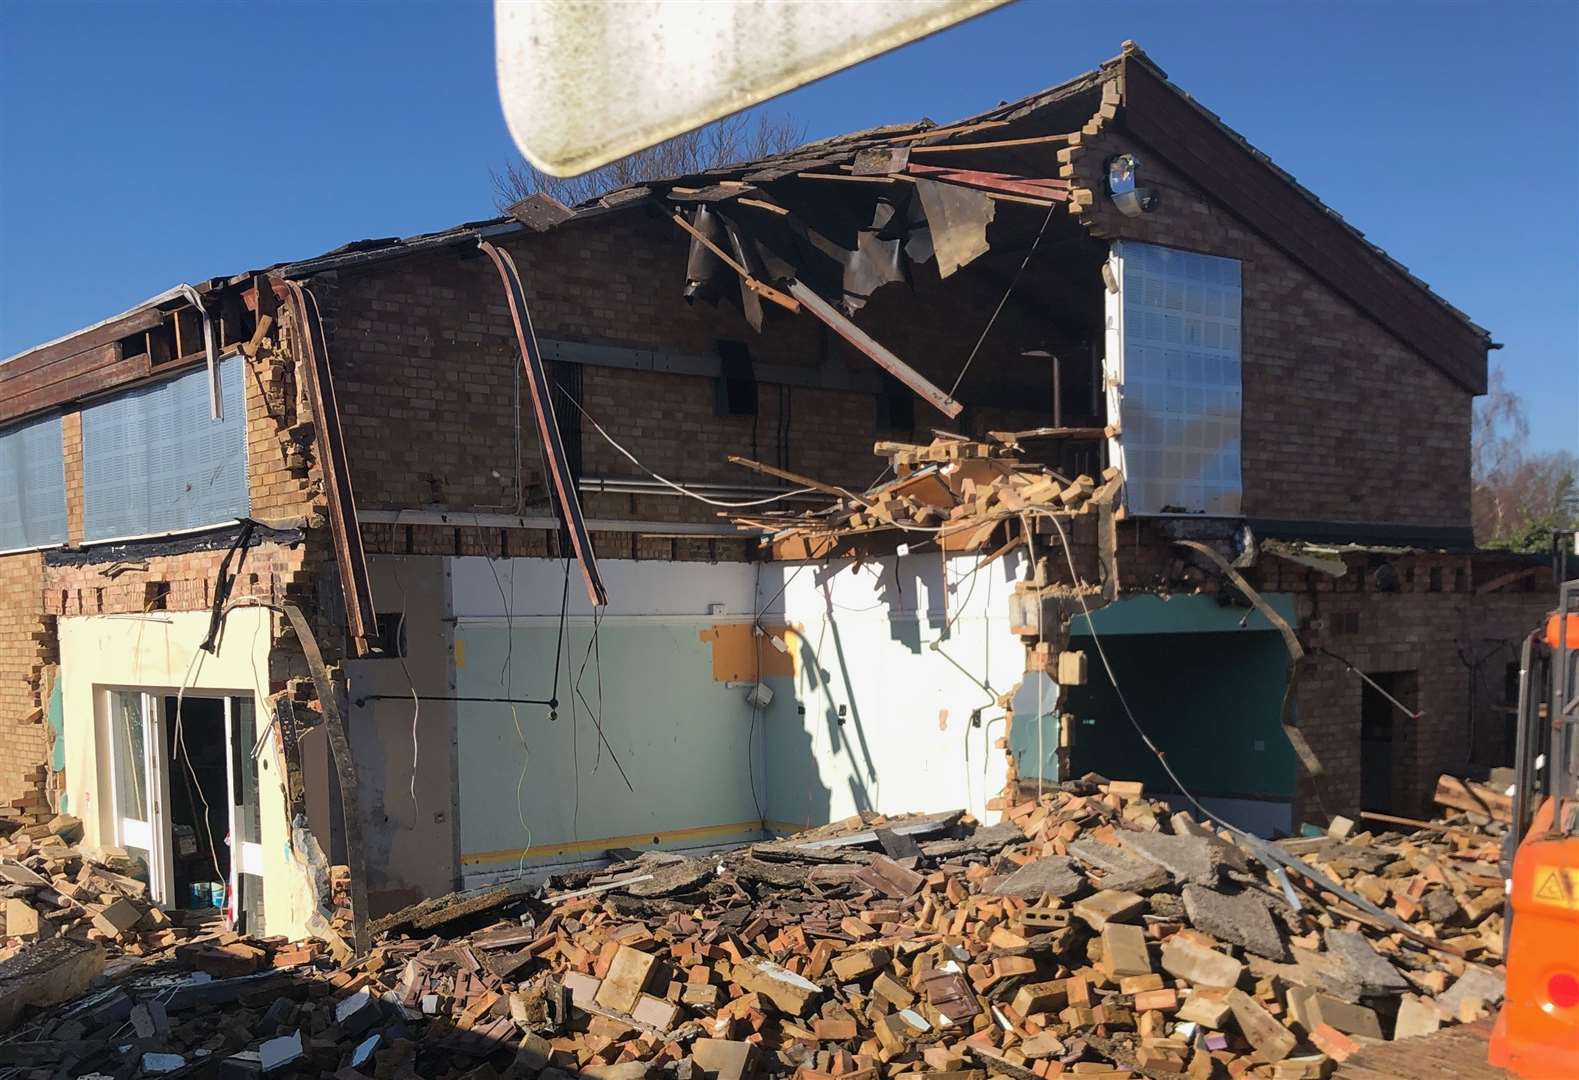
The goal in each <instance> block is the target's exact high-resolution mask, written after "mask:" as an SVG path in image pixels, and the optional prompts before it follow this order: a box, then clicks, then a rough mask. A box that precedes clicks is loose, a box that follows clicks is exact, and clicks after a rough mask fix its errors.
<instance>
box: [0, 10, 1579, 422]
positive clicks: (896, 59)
mask: <svg viewBox="0 0 1579 1080" xmlns="http://www.w3.org/2000/svg"><path fill="white" fill-rule="evenodd" d="M1125 38H1132V39H1134V40H1135V41H1137V42H1139V43H1140V45H1141V46H1142V47H1143V48H1145V49H1146V50H1147V52H1148V53H1150V55H1151V56H1152V58H1153V59H1154V60H1156V61H1157V62H1158V63H1159V64H1160V65H1161V66H1162V67H1163V68H1164V69H1165V70H1166V71H1167V72H1168V74H1169V76H1170V77H1171V78H1172V79H1173V80H1174V81H1175V82H1176V83H1178V84H1179V85H1181V86H1183V87H1184V88H1185V89H1187V90H1188V91H1189V92H1190V93H1192V94H1193V95H1194V96H1195V97H1197V98H1198V99H1199V100H1201V101H1202V102H1203V103H1205V104H1206V105H1207V106H1208V107H1209V108H1211V109H1212V110H1214V111H1215V112H1217V113H1218V114H1219V115H1220V116H1222V117H1223V118H1224V119H1225V120H1226V121H1227V122H1228V123H1229V124H1231V125H1232V126H1234V127H1235V128H1237V129H1238V130H1239V131H1241V132H1242V133H1244V134H1245V135H1246V136H1248V137H1249V138H1250V140H1251V141H1252V142H1254V143H1255V144H1256V145H1257V146H1258V147H1260V148H1261V149H1262V150H1264V151H1266V152H1267V153H1268V154H1270V155H1271V157H1272V158H1273V159H1274V160H1275V161H1277V162H1278V164H1280V165H1281V166H1282V167H1283V168H1285V169H1287V170H1288V171H1289V172H1291V173H1293V174H1294V175H1295V176H1297V177H1298V178H1299V179H1300V180H1301V181H1302V182H1303V183H1304V184H1305V185H1306V186H1308V187H1310V188H1311V189H1312V190H1314V191H1316V192H1317V193H1318V194H1319V195H1320V196H1321V197H1322V198H1323V199H1324V200H1325V201H1326V202H1327V203H1328V204H1329V205H1330V206H1333V207H1334V208H1336V209H1337V210H1338V211H1339V212H1341V213H1342V214H1343V215H1344V216H1345V217H1346V218H1347V219H1348V220H1349V221H1350V222H1352V223H1353V224H1355V225H1356V226H1357V227H1359V228H1360V229H1362V230H1364V231H1365V232H1366V234H1367V235H1368V236H1369V237H1370V238H1371V239H1372V240H1373V241H1375V242H1376V243H1378V244H1380V245H1381V246H1382V247H1384V248H1386V249H1387V250H1388V252H1389V253H1391V254H1392V255H1393V256H1394V257H1395V258H1397V259H1399V260H1400V261H1402V262H1403V263H1405V264H1406V265H1407V266H1409V267H1410V268H1411V269H1412V270H1414V272H1415V273H1416V274H1418V275H1419V276H1420V277H1422V278H1424V279H1425V280H1426V281H1428V282H1430V283H1431V285H1432V286H1433V287H1434V288H1435V289H1436V290H1437V291H1438V292H1440V293H1442V294H1443V295H1444V296H1446V297H1447V298H1448V299H1449V300H1451V301H1452V302H1454V303H1455V304H1457V305H1458V306H1459V307H1461V308H1463V309H1464V310H1465V311H1467V312H1468V313H1469V314H1470V315H1471V316H1472V317H1473V318H1474V319H1475V320H1476V321H1478V322H1479V323H1480V324H1481V325H1483V326H1486V327H1488V328H1489V329H1490V330H1491V331H1492V334H1493V336H1494V338H1495V339H1496V340H1498V341H1500V342H1503V343H1504V344H1505V346H1506V347H1505V348H1504V349H1503V350H1502V351H1500V352H1497V353H1493V354H1492V362H1493V363H1494V364H1495V365H1497V366H1500V367H1501V368H1503V369H1504V370H1505V371H1506V373H1507V376H1508V379H1509V382H1510V384H1511V385H1512V386H1513V387H1514V389H1516V390H1517V391H1518V392H1519V393H1520V394H1521V395H1522V396H1523V398H1524V401H1525V404H1526V408H1527V410H1528V412H1529V416H1530V420H1531V427H1532V438H1531V442H1532V444H1533V446H1534V447H1535V448H1538V449H1549V448H1556V447H1568V448H1579V135H1576V132H1579V67H1576V57H1579V4H1575V3H1573V2H1572V0H1561V2H1553V3H1546V2H1509V3H1502V4H1496V5H1492V4H1485V3H1473V4H1470V3H1454V2H1442V0H1437V2H1430V3H1425V2H1418V0H1395V2H1392V3H1388V4H1386V5H1382V4H1374V3H1360V2H1353V0H1349V2H1327V3H1320V4H1310V3H1307V4H1290V3H1281V2H1256V3H1252V2H1220V3H1184V2H1174V3H1162V2H1147V3H1136V2H1126V0H1110V2H1108V3H1105V4H1101V5H1097V4H1069V3H1062V2H1053V0H1021V2H1020V3H1017V4H1013V5H1011V6H1009V7H1008V8H1006V9H1004V10H1001V11H999V12H996V13H993V14H991V15H987V16H984V17H982V18H980V19H977V20H975V21H973V22H971V23H969V24H967V25H965V26H963V27H957V28H955V29H953V30H951V31H948V32H947V33H945V34H942V35H939V36H936V37H934V38H931V39H929V40H927V41H924V42H920V43H918V44H915V45H912V46H910V47H908V48H906V49H902V50H900V51H898V52H896V53H892V54H889V55H888V56H885V57H881V58H879V59H877V60H873V61H869V62H867V63H866V64H863V65H861V66H860V67H858V68H855V69H852V70H850V71H847V72H843V73H841V74H840V75H837V76H834V77H833V78H830V79H827V80H824V81H823V82H821V83H818V84H816V85H814V86H811V87H806V88H803V89H801V90H799V91H796V92H795V93H792V94H790V95H787V96H786V97H784V98H782V99H780V100H779V101H778V102H775V103H773V104H772V105H771V106H769V107H770V108H773V109H776V110H786V111H789V112H791V113H792V114H793V115H795V116H796V117H797V118H799V119H801V120H802V121H804V122H805V123H806V125H807V127H808V131H809V134H810V136H811V137H814V138H815V137H820V136H824V135H830V134H835V133H837V132H841V131H848V130H852V129H855V128H861V127H867V126H870V125H873V124H877V123H886V122H890V121H895V120H910V119H914V118H916V117H919V116H923V115H925V116H929V117H931V118H932V119H934V120H939V121H946V120H950V119H954V118H957V117H959V116H963V115H967V114H969V113H972V112H975V111H977V110H979V109H981V108H984V107H987V106H990V105H993V104H995V103H997V102H998V101H1000V100H1004V99H1012V98H1015V97H1018V96H1021V95H1023V94H1025V93H1028V92H1030V91H1032V90H1036V89H1040V88H1042V87H1044V86H1048V85H1051V84H1054V83H1057V82H1060V81H1062V80H1063V79H1064V78H1066V77H1068V76H1070V75H1072V74H1075V73H1078V72H1080V71H1084V70H1087V69H1089V68H1091V67H1093V66H1095V65H1096V64H1097V63H1098V62H1100V61H1101V60H1103V59H1105V58H1107V57H1110V56H1112V55H1114V54H1116V53H1117V52H1118V50H1119V44H1120V42H1122V41H1123V40H1124V39H1125ZM513 154H514V149H513V147H512V144H511V142H510V138H509V135H508V133H507V132H506V130H505V125H504V121H503V118H502V116H501V115H500V111H499V104H498V99H497V93H496V90H495V84H494V65H493V31H492V7H491V5H490V4H487V3H481V2H472V0H454V2H444V3H377V4H374V3H345V2H334V0H330V2H326V3H255V2H253V3H229V2H212V3H175V2H169V3H161V4H144V3H128V2H122V3H110V4H104V3H85V2H72V0H59V2H43V0H0V356H4V355H9V354H10V353H12V352H15V351H17V350H19V349H22V348H26V347H27V346H29V345H32V344H35V343H37V342H39V341H42V340H46V339H48V338H51V337H55V336H57V335H59V334H62V333H65V332H67V331H70V330H72V329H75V328H76V327H78V326H81V325H84V324H87V323H90V322H94V321H96V320H98V319H100V318H103V317H104V316H106V315H110V314H113V313H114V312H117V311H120V310H122V309H123V308H125V307H128V306H130V305H131V304H133V303H136V302H137V301H139V300H141V299H143V298H145V297H147V296H150V295H152V294H154V293H157V292H159V291H161V290H163V289H165V288H167V287H169V286H170V285H172V284H174V283H176V282H178V281H189V280H196V279H199V278H205V277H210V276H214V275H218V274H228V273H233V272H236V271H239V270H243V269H251V268H255V267H259V266H263V265H266V264H268V263H271V262H276V261H279V260H282V259H288V258H298V257H303V256H307V255H313V254H317V253H320V252H323V251H327V250H329V249H330V248H334V247H337V246H339V245H340V244H342V243H345V242H347V241H350V240H354V239H360V238H364V237H370V236H392V235H405V234H410V233H414V232H422V231H428V230H432V229H437V228H443V227H446V226H449V225H453V224H456V223H458V222H461V221H465V220H470V219H475V218H480V217H486V216H489V215H490V214H491V213H492V212H493V201H492V189H491V186H490V181H489V169H490V168H493V167H497V166H499V165H500V164H502V163H504V162H505V161H507V160H509V159H510V158H511V156H512V155H513Z"/></svg>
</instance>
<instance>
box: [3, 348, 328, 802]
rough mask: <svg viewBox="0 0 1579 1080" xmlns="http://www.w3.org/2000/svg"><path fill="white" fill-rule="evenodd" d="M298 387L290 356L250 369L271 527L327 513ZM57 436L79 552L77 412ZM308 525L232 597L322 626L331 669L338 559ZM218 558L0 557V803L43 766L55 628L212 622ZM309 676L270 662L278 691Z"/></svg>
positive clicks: (257, 563) (283, 652)
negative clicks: (203, 618) (197, 617)
mask: <svg viewBox="0 0 1579 1080" xmlns="http://www.w3.org/2000/svg"><path fill="white" fill-rule="evenodd" d="M272 344H273V343H272V342H271V343H270V345H271V346H272ZM297 382H298V380H297V378H296V374H295V361H294V360H292V358H291V357H290V356H289V354H288V353H286V352H283V351H279V350H276V349H274V348H272V347H270V348H265V349H264V350H263V352H262V353H261V354H260V355H259V356H258V357H257V358H255V359H253V360H251V361H249V362H248V366H247V371H246V374H245V387H246V390H245V392H246V407H247V453H248V466H249V473H248V476H249V484H250V489H251V496H252V513H253V516H254V517H257V518H259V519H262V520H266V521H284V522H286V523H289V524H295V523H300V522H301V521H302V520H303V519H307V518H309V517H310V516H311V515H312V514H313V513H314V512H315V511H318V512H321V509H322V501H321V495H320V494H319V493H320V491H321V483H320V482H319V481H318V480H316V479H315V477H314V475H313V474H312V472H311V465H312V455H311V449H310V448H311V436H312V432H311V425H310V424H303V423H302V422H301V421H302V419H303V417H302V416H301V414H300V410H299V408H298V404H297V401H296V387H297ZM61 432H62V442H63V450H64V458H65V468H66V519H67V537H68V539H69V540H70V541H71V542H72V543H80V542H81V540H82V521H83V489H82V418H81V413H80V412H79V411H78V410H77V409H76V408H75V407H71V408H68V409H67V410H66V411H65V413H64V415H63V417H62V422H61ZM309 525H310V526H311V527H310V529H309V532H308V537H307V541H306V542H305V543H303V544H296V545H281V544H276V543H263V544H259V545H257V546H255V547H253V548H250V549H249V550H248V552H247V557H246V560H245V562H243V563H242V564H241V572H240V577H239V578H238V579H237V581H236V583H235V585H234V587H233V591H232V595H233V596H234V597H242V596H259V597H264V598H267V599H270V600H271V601H273V602H280V601H282V600H283V599H286V598H289V599H292V600H295V601H297V602H299V603H301V604H302V606H303V610H304V611H306V612H307V613H308V614H309V617H316V618H315V629H316V630H317V632H318V633H319V634H320V637H321V640H322V644H323V649H324V652H325V655H326V656H327V657H328V658H329V659H330V660H331V661H333V660H334V659H335V658H338V657H339V656H340V655H342V654H343V651H344V630H343V627H341V626H339V625H336V623H335V621H334V619H333V617H332V616H333V613H334V612H335V611H337V610H338V609H337V608H335V606H334V605H333V604H330V605H325V604H322V603H320V600H319V594H320V591H321V581H322V578H323V573H324V568H325V567H326V566H332V555H331V554H330V553H329V548H328V541H327V529H326V528H324V527H323V525H322V523H321V518H320V519H315V520H313V521H310V522H309ZM223 557H224V550H223V549H219V550H203V551H187V552H184V553H178V554H168V555H157V556H152V557H148V558H137V557H130V558H128V559H126V560H125V561H126V562H128V563H130V564H132V565H133V567H135V568H133V569H123V568H121V567H116V566H115V565H114V564H115V562H116V560H117V559H119V556H114V555H106V557H105V558H104V559H103V560H98V561H95V562H91V563H86V564H77V565H68V566H46V565H45V558H44V556H43V555H42V554H40V553H36V552H34V553H28V554H22V555H10V556H4V557H0V801H3V802H9V801H10V800H11V799H13V798H15V797H17V795H18V794H20V793H21V791H22V790H23V788H24V786H25V785H26V783H28V782H30V781H31V780H32V778H33V776H34V772H35V768H36V766H37V765H38V763H39V762H41V761H43V759H44V753H45V745H46V743H45V733H44V727H43V724H42V723H41V722H39V720H38V719H36V718H35V717H36V714H37V710H38V709H39V707H40V706H41V705H42V704H43V703H42V701H41V700H40V687H41V684H42V679H43V666H44V665H46V664H48V663H51V662H53V659H54V655H55V649H56V645H55V620H56V619H57V618H59V617H60V616H62V615H66V616H73V615H92V614H127V613H133V612H140V611H146V610H149V608H150V607H154V608H158V609H162V610H170V611H197V610H206V609H208V607H209V606H210V605H211V603H212V599H213V595H212V589H213V587H214V583H215V578H216V575H217V573H218V569H219V563H220V561H221V560H222V559H223ZM112 568H113V572H112ZM232 569H235V565H234V564H233V565H232ZM306 673H307V672H306V667H305V663H304V661H302V659H301V657H300V654H299V652H298V651H297V650H296V649H295V648H294V645H293V646H292V647H291V648H287V649H276V650H275V654H274V656H273V657H272V658H271V672H270V680H271V683H272V687H273V688H274V689H279V688H281V687H283V686H284V685H285V683H286V681H287V680H289V679H291V678H297V677H303V676H305V675H306Z"/></svg>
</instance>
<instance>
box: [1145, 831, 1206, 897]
mask: <svg viewBox="0 0 1579 1080" xmlns="http://www.w3.org/2000/svg"><path fill="white" fill-rule="evenodd" d="M1122 837H1123V844H1124V847H1125V849H1126V850H1128V851H1132V852H1134V853H1135V854H1136V855H1138V856H1140V857H1141V858H1142V859H1148V860H1150V861H1151V862H1154V863H1156V864H1157V865H1158V866H1160V867H1162V868H1163V869H1164V870H1166V871H1167V872H1168V873H1169V874H1170V875H1172V876H1173V878H1174V879H1175V880H1176V881H1181V882H1182V881H1189V882H1194V883H1195V884H1197V885H1215V884H1216V883H1217V879H1218V877H1219V871H1218V863H1217V859H1216V858H1215V856H1214V853H1213V850H1212V842H1211V841H1210V840H1209V839H1207V838H1206V837H1204V836H1170V835H1168V834H1167V833H1154V832H1127V833H1123V834H1122Z"/></svg>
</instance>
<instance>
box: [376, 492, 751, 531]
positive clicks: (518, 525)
mask: <svg viewBox="0 0 1579 1080" xmlns="http://www.w3.org/2000/svg"><path fill="white" fill-rule="evenodd" d="M654 494H657V492H654ZM356 515H357V517H358V518H359V519H360V520H361V521H363V522H366V523H367V524H369V525H449V526H453V527H455V528H462V527H465V526H473V527H475V528H480V529H556V530H557V529H558V528H559V519H558V518H556V517H547V516H542V515H538V516H532V517H525V516H521V515H517V514H474V513H472V512H471V511H470V510H358V511H357V512H356ZM585 520H586V525H587V530H588V531H589V532H613V533H620V532H630V533H640V534H642V535H647V536H651V535H658V534H668V535H673V536H706V537H716V538H718V539H730V540H753V539H755V538H756V537H758V536H759V535H761V534H760V533H758V532H753V531H751V530H749V529H738V528H736V527H735V526H733V525H729V524H726V523H723V522H719V523H717V524H715V523H713V522H710V521H650V520H626V519H623V518H587V519H585Z"/></svg>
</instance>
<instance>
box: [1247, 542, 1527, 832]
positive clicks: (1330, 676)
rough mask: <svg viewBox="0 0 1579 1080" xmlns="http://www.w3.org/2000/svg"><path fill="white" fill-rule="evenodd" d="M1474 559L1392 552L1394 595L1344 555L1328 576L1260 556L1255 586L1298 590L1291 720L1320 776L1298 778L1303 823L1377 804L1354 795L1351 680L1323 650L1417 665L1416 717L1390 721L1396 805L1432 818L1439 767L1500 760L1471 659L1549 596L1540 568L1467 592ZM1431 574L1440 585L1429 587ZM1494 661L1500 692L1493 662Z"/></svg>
mask: <svg viewBox="0 0 1579 1080" xmlns="http://www.w3.org/2000/svg"><path fill="white" fill-rule="evenodd" d="M1476 563H1477V560H1472V559H1469V558H1466V557H1462V556H1448V555H1417V556H1402V557H1399V558H1396V559H1394V560H1392V565H1393V566H1394V568H1395V569H1396V570H1397V571H1398V573H1399V575H1400V579H1401V589H1400V591H1398V592H1378V591H1376V589H1375V587H1374V577H1373V575H1372V574H1371V573H1370V572H1368V570H1367V568H1366V566H1365V563H1364V560H1363V559H1352V560H1351V565H1352V566H1354V567H1355V568H1354V569H1351V571H1350V573H1349V574H1348V575H1347V576H1345V577H1344V578H1342V579H1339V580H1337V581H1334V580H1333V579H1332V578H1330V577H1328V576H1326V575H1324V574H1319V573H1316V572H1313V571H1306V570H1305V569H1304V568H1302V567H1297V566H1295V565H1293V564H1291V563H1285V562H1282V561H1281V560H1277V559H1264V560H1263V569H1264V571H1265V573H1264V575H1263V577H1262V587H1263V588H1265V589H1267V590H1269V591H1286V592H1293V593H1295V594H1296V597H1297V610H1298V613H1299V616H1300V627H1301V631H1302V637H1303V638H1304V640H1305V641H1306V644H1307V649H1308V652H1309V655H1308V656H1307V658H1306V660H1305V661H1304V662H1303V664H1302V669H1301V672H1300V681H1299V686H1298V691H1297V693H1298V696H1297V698H1296V717H1295V720H1296V723H1298V725H1299V727H1300V730H1301V731H1302V732H1304V734H1305V737H1306V739H1307V740H1309V742H1310V744H1311V748H1312V749H1313V750H1315V751H1316V753H1317V755H1318V756H1319V757H1320V758H1321V760H1322V763H1323V765H1324V766H1325V768H1326V776H1325V777H1324V778H1322V779H1321V780H1320V781H1319V782H1318V783H1316V784H1314V785H1312V784H1311V783H1310V782H1309V780H1308V778H1307V779H1306V780H1304V781H1303V782H1302V783H1301V785H1300V795H1299V806H1298V812H1299V813H1302V814H1303V819H1305V820H1312V821H1317V820H1323V821H1324V820H1325V818H1324V817H1323V813H1322V812H1323V810H1325V811H1327V812H1330V813H1336V814H1347V815H1350V816H1352V815H1353V814H1354V813H1355V812H1356V811H1358V810H1360V809H1362V808H1363V809H1380V808H1378V807H1362V806H1361V800H1360V776H1361V765H1362V761H1361V745H1360V707H1361V699H1362V683H1361V680H1360V679H1359V677H1358V676H1357V675H1355V674H1354V673H1353V672H1352V671H1350V670H1348V668H1347V667H1345V665H1344V664H1343V663H1342V662H1341V661H1340V660H1338V659H1335V658H1334V656H1328V655H1326V654H1325V653H1324V652H1323V651H1322V650H1325V651H1326V652H1329V653H1332V654H1335V656H1336V657H1341V658H1342V660H1346V661H1348V663H1350V664H1352V665H1353V666H1354V667H1355V668H1357V669H1359V670H1360V671H1363V672H1366V673H1367V674H1374V673H1377V672H1395V671H1412V672H1416V673H1417V675H1416V693H1417V698H1416V701H1415V702H1414V703H1413V706H1414V709H1415V710H1416V711H1418V712H1420V713H1422V715H1421V716H1420V718H1419V719H1418V720H1412V719H1410V718H1408V717H1406V716H1403V715H1401V714H1399V715H1395V716H1394V717H1393V750H1392V753H1393V772H1392V789H1393V797H1394V808H1395V810H1396V811H1397V812H1399V813H1403V814H1406V815H1409V816H1418V817H1429V816H1431V814H1432V813H1433V808H1432V804H1431V794H1432V791H1433V789H1434V787H1435V784H1436V778H1437V776H1438V775H1440V774H1441V773H1444V772H1450V773H1453V774H1455V775H1464V774H1465V773H1466V772H1470V771H1473V770H1474V769H1475V768H1478V767H1483V766H1485V765H1490V764H1506V762H1503V761H1499V760H1495V757H1496V755H1490V754H1488V752H1487V749H1486V748H1487V739H1488V738H1489V736H1488V735H1487V734H1486V731H1487V713H1488V704H1489V703H1488V702H1487V700H1486V698H1485V693H1484V692H1485V690H1486V687H1485V686H1484V685H1482V686H1481V687H1480V689H1481V691H1482V693H1478V694H1472V692H1471V690H1472V680H1471V671H1472V666H1473V664H1474V662H1475V661H1476V660H1478V659H1481V658H1483V657H1485V656H1486V655H1487V654H1488V652H1491V651H1492V650H1491V648H1490V646H1493V645H1496V644H1497V643H1499V642H1501V641H1504V640H1506V639H1508V638H1517V637H1518V636H1519V635H1520V634H1522V633H1523V632H1524V631H1525V630H1527V629H1532V628H1534V626H1535V625H1536V623H1537V622H1538V620H1539V619H1540V617H1541V615H1542V613H1544V612H1545V611H1546V610H1547V609H1548V608H1549V607H1550V606H1551V604H1552V591H1551V575H1550V573H1549V572H1548V571H1545V570H1544V569H1543V570H1541V571H1540V572H1539V574H1538V578H1537V579H1536V580H1533V581H1532V584H1535V585H1537V586H1538V587H1537V588H1534V589H1532V590H1531V591H1528V592H1522V591H1521V592H1511V593H1496V594H1491V595H1487V596H1477V595H1475V592H1474V590H1475V588H1476V574H1477V565H1476ZM1495 569H1496V570H1500V569H1501V568H1500V567H1496V568H1495ZM1433 571H1435V572H1436V573H1435V575H1433ZM1492 576H1494V574H1493V575H1492ZM1434 582H1436V583H1440V591H1434V590H1433V583H1434ZM1494 666H1495V668H1496V670H1495V672H1494V675H1493V676H1492V677H1493V678H1494V680H1495V682H1496V689H1497V690H1499V691H1500V686H1501V674H1502V673H1501V668H1500V665H1494ZM1498 696H1500V693H1499V695H1498ZM1295 820H1296V821H1298V820H1301V818H1300V817H1298V816H1296V819H1295Z"/></svg>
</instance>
